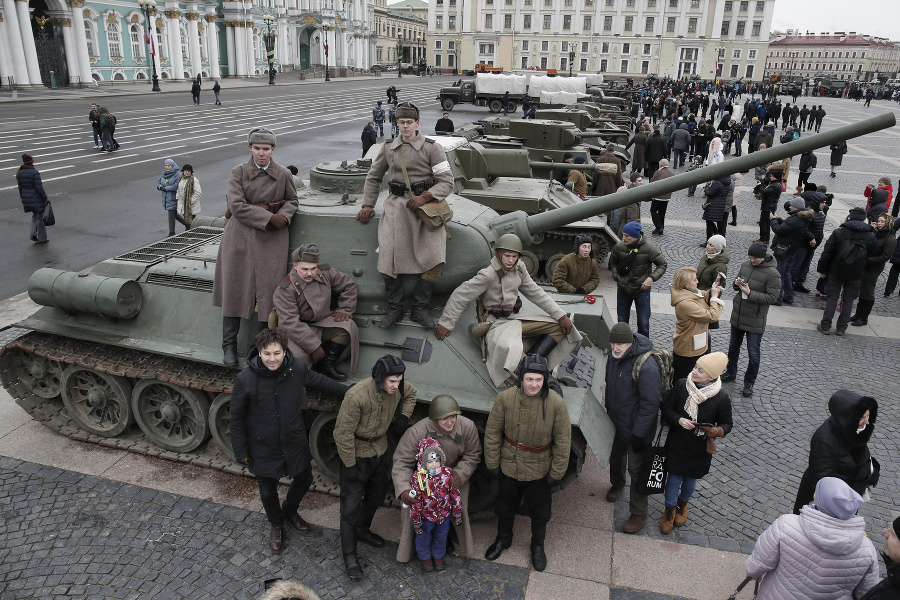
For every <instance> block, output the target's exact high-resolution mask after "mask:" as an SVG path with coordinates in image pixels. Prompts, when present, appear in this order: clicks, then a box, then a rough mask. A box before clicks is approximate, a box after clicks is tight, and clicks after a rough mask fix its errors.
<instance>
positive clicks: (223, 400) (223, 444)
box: [209, 394, 234, 460]
mask: <svg viewBox="0 0 900 600" xmlns="http://www.w3.org/2000/svg"><path fill="white" fill-rule="evenodd" d="M209 429H210V431H211V432H212V437H213V439H214V440H216V444H218V445H219V450H221V451H222V453H223V454H227V455H228V456H230V457H231V460H234V448H232V446H231V394H219V395H218V396H216V399H215V400H213V403H212V404H210V406H209Z"/></svg>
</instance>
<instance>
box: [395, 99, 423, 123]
mask: <svg viewBox="0 0 900 600" xmlns="http://www.w3.org/2000/svg"><path fill="white" fill-rule="evenodd" d="M394 117H395V118H396V119H398V120H399V119H415V120H416V121H418V120H419V107H418V106H416V105H415V104H413V103H412V102H404V103H403V104H398V105H397V110H396V112H395V113H394Z"/></svg>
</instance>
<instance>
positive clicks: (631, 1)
mask: <svg viewBox="0 0 900 600" xmlns="http://www.w3.org/2000/svg"><path fill="white" fill-rule="evenodd" d="M625 6H630V7H634V0H625Z"/></svg>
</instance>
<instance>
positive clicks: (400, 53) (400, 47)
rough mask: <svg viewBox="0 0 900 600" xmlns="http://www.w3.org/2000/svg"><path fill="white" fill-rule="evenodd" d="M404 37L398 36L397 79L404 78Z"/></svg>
mask: <svg viewBox="0 0 900 600" xmlns="http://www.w3.org/2000/svg"><path fill="white" fill-rule="evenodd" d="M402 61H403V36H402V35H398V36H397V77H403V63H402Z"/></svg>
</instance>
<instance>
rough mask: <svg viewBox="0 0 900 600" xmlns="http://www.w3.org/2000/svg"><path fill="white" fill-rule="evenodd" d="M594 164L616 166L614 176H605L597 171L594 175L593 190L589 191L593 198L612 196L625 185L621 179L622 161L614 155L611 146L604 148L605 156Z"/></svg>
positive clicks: (600, 157)
mask: <svg viewBox="0 0 900 600" xmlns="http://www.w3.org/2000/svg"><path fill="white" fill-rule="evenodd" d="M594 162H595V163H609V164H613V165H615V166H616V172H615V174H609V175H606V174H604V173H602V172H599V171H598V172H597V173H596V174H595V175H594V189H593V190H592V191H591V194H592V195H593V196H605V195H607V194H612V193H613V192H615V191H616V190H617V189H619V188H620V187H621V186H623V185H625V179H624V178H623V177H622V161H621V160H619V157H618V156H616V155H615V149H614V148H613V145H612V144H610V145H609V146H607V147H606V154H602V155H600V156H599V157H598V158H597V159H596V160H595V161H594Z"/></svg>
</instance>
